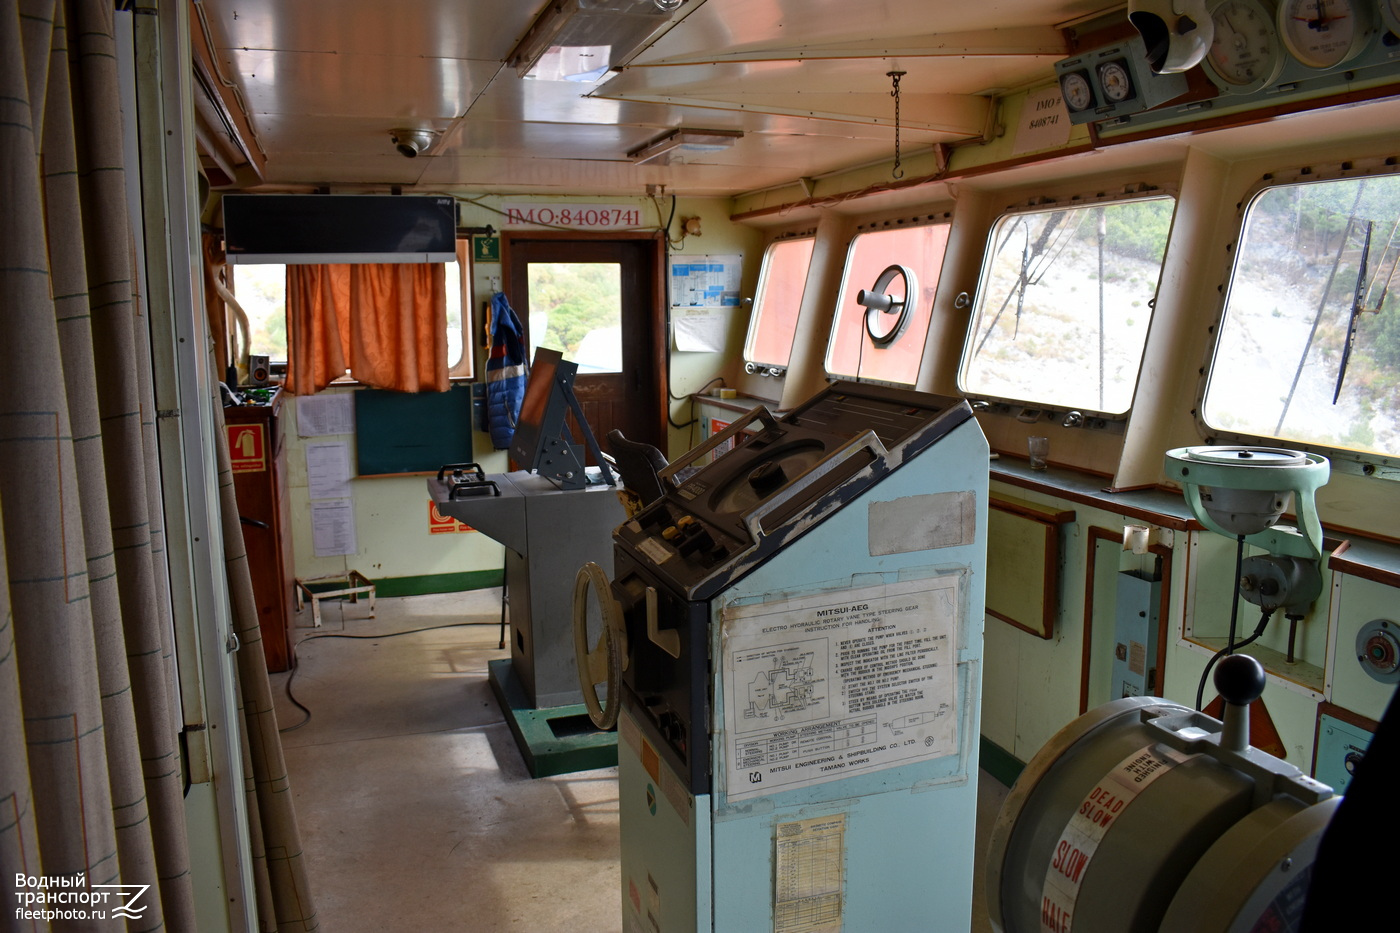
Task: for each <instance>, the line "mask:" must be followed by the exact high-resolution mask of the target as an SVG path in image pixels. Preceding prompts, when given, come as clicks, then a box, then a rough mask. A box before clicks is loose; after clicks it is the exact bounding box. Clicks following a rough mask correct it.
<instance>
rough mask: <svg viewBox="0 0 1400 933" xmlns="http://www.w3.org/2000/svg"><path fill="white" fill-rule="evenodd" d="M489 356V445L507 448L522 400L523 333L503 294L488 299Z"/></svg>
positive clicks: (525, 371) (524, 368) (526, 372)
mask: <svg viewBox="0 0 1400 933" xmlns="http://www.w3.org/2000/svg"><path fill="white" fill-rule="evenodd" d="M490 335H491V355H490V357H488V358H487V360H486V421H487V427H488V429H489V430H490V432H491V446H493V447H495V448H496V449H497V450H508V449H510V441H511V438H513V437H514V436H515V423H516V421H517V420H518V419H519V418H520V403H521V401H522V400H523V399H524V398H525V381H526V378H527V377H528V375H529V368H528V367H527V366H526V365H525V339H524V331H523V328H521V326H520V318H519V317H517V316H516V314H515V309H513V308H512V307H511V306H510V300H509V299H507V298H506V295H505V292H496V293H495V294H493V295H492V296H491V324H490Z"/></svg>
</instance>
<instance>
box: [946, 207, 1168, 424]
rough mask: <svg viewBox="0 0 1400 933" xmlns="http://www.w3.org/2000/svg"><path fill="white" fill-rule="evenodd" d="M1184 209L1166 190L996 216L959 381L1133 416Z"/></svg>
mask: <svg viewBox="0 0 1400 933" xmlns="http://www.w3.org/2000/svg"><path fill="white" fill-rule="evenodd" d="M1174 207H1175V201H1174V200H1173V199H1171V198H1168V197H1158V198H1149V199H1142V200H1134V201H1111V202H1105V203H1101V204H1090V205H1083V206H1076V207H1070V208H1052V209H1049V210H1040V211H1027V212H1025V213H1017V214H1007V215H1005V216H1003V217H1002V218H1001V219H1000V220H998V221H997V223H996V225H995V226H994V227H993V228H992V234H991V237H990V240H989V243H988V247H987V252H986V255H985V256H984V258H983V260H982V278H981V284H980V285H979V286H978V289H977V301H976V306H975V308H974V311H973V317H972V323H971V326H970V327H969V329H968V338H967V343H966V345H965V346H964V348H963V360H962V370H961V373H960V374H959V388H960V389H961V390H962V391H963V392H965V393H967V394H968V395H972V396H982V397H990V398H996V399H1003V400H1007V401H1013V402H1023V403H1031V404H1039V405H1048V406H1057V407H1062V408H1076V409H1081V410H1087V411H1095V412H1100V413H1103V414H1109V415H1121V414H1124V413H1126V412H1127V411H1128V409H1129V408H1130V407H1132V401H1133V390H1134V388H1135V386H1136V384H1137V375H1138V369H1139V367H1140V366H1141V363H1142V350H1143V346H1144V344H1145V343H1146V341H1147V328H1148V324H1149V322H1150V320H1151V317H1152V301H1153V297H1154V295H1155V294H1156V292H1157V280H1158V278H1159V277H1160V275H1161V269H1162V257H1163V255H1164V254H1165V252H1166V247H1167V234H1168V231H1169V230H1170V228H1171V220H1172V211H1173V209H1174Z"/></svg>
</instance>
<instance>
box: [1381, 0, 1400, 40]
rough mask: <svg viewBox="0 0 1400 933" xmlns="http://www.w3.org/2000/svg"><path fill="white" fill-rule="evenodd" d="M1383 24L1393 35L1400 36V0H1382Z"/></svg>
mask: <svg viewBox="0 0 1400 933" xmlns="http://www.w3.org/2000/svg"><path fill="white" fill-rule="evenodd" d="M1381 22H1382V23H1384V24H1385V28H1386V29H1389V30H1390V33H1391V35H1393V36H1400V0H1381Z"/></svg>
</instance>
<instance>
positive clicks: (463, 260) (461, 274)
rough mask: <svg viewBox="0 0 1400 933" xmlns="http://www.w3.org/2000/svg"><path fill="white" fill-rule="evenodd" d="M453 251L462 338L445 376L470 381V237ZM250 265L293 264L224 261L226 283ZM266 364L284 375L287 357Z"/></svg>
mask: <svg viewBox="0 0 1400 933" xmlns="http://www.w3.org/2000/svg"><path fill="white" fill-rule="evenodd" d="M456 251H457V263H456V265H457V269H458V290H459V292H460V294H459V296H458V300H459V301H460V302H461V318H462V319H461V322H460V325H459V328H460V332H461V341H462V343H461V346H462V351H461V355H460V356H459V357H458V359H457V360H456V361H455V362H454V361H452V360H450V359H449V360H448V361H447V378H448V379H449V380H450V381H454V382H472V381H474V380H475V379H476V351H477V347H476V344H475V343H474V342H473V340H472V335H473V334H474V333H475V332H476V328H475V322H476V308H475V297H474V296H475V294H476V289H475V274H474V272H475V270H474V264H473V260H472V241H471V237H458V238H457V241H456ZM253 265H260V266H281V267H282V268H283V269H284V270H285V269H286V267H287V266H288V265H293V264H292V263H285V262H282V263H276V262H266V263H226V264H225V268H227V269H228V270H230V271H229V284H230V285H232V284H233V277H234V275H235V272H234V271H233V270H236V269H238V268H239V267H240V266H253ZM444 265H447V264H446V263H444ZM230 290H231V291H232V292H233V295H234V297H235V298H237V297H238V292H237V289H230ZM289 313H290V312H289V310H288V308H287V298H286V285H285V278H284V285H283V294H282V314H283V315H284V316H286V315H287V314H289ZM288 323H289V324H290V322H288ZM445 326H446V328H447V331H448V333H449V334H451V332H452V331H453V330H454V328H453V327H452V324H451V322H450V321H449V322H446V324H445ZM288 331H289V332H290V327H288ZM268 366H269V369H270V370H271V372H272V373H273V375H275V376H279V377H280V376H285V375H286V372H287V360H286V359H285V358H283V359H270V360H269V361H268ZM359 384H360V382H359V380H357V379H356V378H355V377H354V376H353V375H347V376H341V377H340V378H338V379H336V380H335V381H334V382H332V383H331V385H337V386H342V385H344V386H356V385H359Z"/></svg>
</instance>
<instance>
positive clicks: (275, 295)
mask: <svg viewBox="0 0 1400 933" xmlns="http://www.w3.org/2000/svg"><path fill="white" fill-rule="evenodd" d="M470 257H471V241H470V240H458V241H457V261H456V262H449V263H445V264H444V265H445V267H446V268H445V269H444V277H445V278H446V280H447V281H446V289H447V372H448V375H449V376H451V377H453V378H457V379H470V378H471V376H472V367H473V363H474V362H475V361H474V358H473V355H472V352H471V313H470V312H471V306H472V305H471V281H470V279H471V276H470V269H471V258H470ZM226 268H227V269H229V270H230V271H231V273H232V279H231V282H232V285H233V295H234V297H235V298H236V299H237V300H238V304H239V306H240V307H241V308H242V309H243V313H244V314H246V315H247V316H248V346H247V347H246V350H247V352H249V353H255V354H261V355H264V356H266V357H268V358H269V359H270V360H271V361H272V362H274V363H276V364H278V365H279V367H280V366H281V365H282V364H285V363H286V362H287V267H286V266H285V265H283V264H281V263H234V264H232V265H229V266H227V267H226ZM463 309H466V312H467V313H466V314H464V313H463ZM232 317H233V315H232V314H231V315H230V318H232ZM239 340H240V341H241V340H242V337H241V336H240V337H239ZM279 371H280V370H279Z"/></svg>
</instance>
